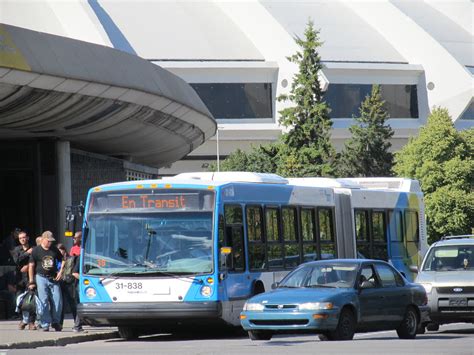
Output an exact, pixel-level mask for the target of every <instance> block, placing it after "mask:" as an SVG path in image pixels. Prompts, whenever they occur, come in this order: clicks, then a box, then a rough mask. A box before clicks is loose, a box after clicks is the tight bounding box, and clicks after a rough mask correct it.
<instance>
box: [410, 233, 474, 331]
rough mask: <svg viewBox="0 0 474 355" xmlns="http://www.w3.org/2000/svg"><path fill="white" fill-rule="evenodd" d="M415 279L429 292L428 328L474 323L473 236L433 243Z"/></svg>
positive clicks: (447, 238) (454, 237) (453, 237)
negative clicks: (449, 324) (429, 311)
mask: <svg viewBox="0 0 474 355" xmlns="http://www.w3.org/2000/svg"><path fill="white" fill-rule="evenodd" d="M415 282H417V283H420V284H421V285H423V287H424V288H425V290H426V294H427V295H428V305H429V306H430V310H431V313H430V318H431V321H432V322H431V323H428V324H426V328H427V329H428V330H432V331H436V330H438V329H439V325H440V324H445V323H454V322H468V323H471V322H472V323H474V235H463V236H450V237H443V238H442V239H441V240H440V241H438V242H436V243H434V244H433V245H432V246H431V247H430V249H429V250H428V252H427V253H426V255H425V258H424V259H423V263H422V264H421V270H420V271H419V273H418V276H417V277H416V280H415Z"/></svg>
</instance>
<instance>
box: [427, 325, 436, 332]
mask: <svg viewBox="0 0 474 355" xmlns="http://www.w3.org/2000/svg"><path fill="white" fill-rule="evenodd" d="M426 330H429V331H430V332H437V331H438V330H439V324H436V323H428V325H427V326H426Z"/></svg>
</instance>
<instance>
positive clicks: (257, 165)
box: [209, 144, 278, 173]
mask: <svg viewBox="0 0 474 355" xmlns="http://www.w3.org/2000/svg"><path fill="white" fill-rule="evenodd" d="M277 152H278V146H277V144H269V145H260V146H252V148H251V150H250V152H244V151H243V150H241V149H237V150H236V151H234V152H232V154H230V155H229V156H228V157H227V158H226V159H225V160H224V161H223V162H222V163H221V164H220V171H252V172H257V173H274V172H275V171H276V169H277V168H276V163H275V156H276V155H277ZM209 170H210V171H217V165H215V164H212V165H211V166H210V169H209Z"/></svg>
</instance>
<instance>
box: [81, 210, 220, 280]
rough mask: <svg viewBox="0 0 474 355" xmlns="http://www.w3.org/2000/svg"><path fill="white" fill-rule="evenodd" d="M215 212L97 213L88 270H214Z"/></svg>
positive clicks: (88, 244)
mask: <svg viewBox="0 0 474 355" xmlns="http://www.w3.org/2000/svg"><path fill="white" fill-rule="evenodd" d="M212 260H213V259H212V212H210V211H195V212H159V213H156V212H155V213H92V214H89V218H88V235H87V238H86V239H85V245H84V258H83V262H84V265H83V273H84V274H89V275H109V276H110V275H117V276H120V275H125V274H127V275H130V274H132V275H138V274H140V275H141V274H144V275H145V274H149V275H153V274H155V275H156V274H160V273H163V274H176V275H183V274H187V275H188V274H201V273H210V272H212Z"/></svg>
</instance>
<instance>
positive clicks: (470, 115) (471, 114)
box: [460, 100, 474, 120]
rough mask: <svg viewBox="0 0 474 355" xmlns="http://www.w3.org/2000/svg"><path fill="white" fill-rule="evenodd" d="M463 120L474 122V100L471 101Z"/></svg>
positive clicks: (462, 117)
mask: <svg viewBox="0 0 474 355" xmlns="http://www.w3.org/2000/svg"><path fill="white" fill-rule="evenodd" d="M460 119H461V120H474V100H472V101H471V103H470V104H469V106H468V107H467V109H466V110H465V111H464V112H463V114H462V115H461V118H460Z"/></svg>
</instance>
